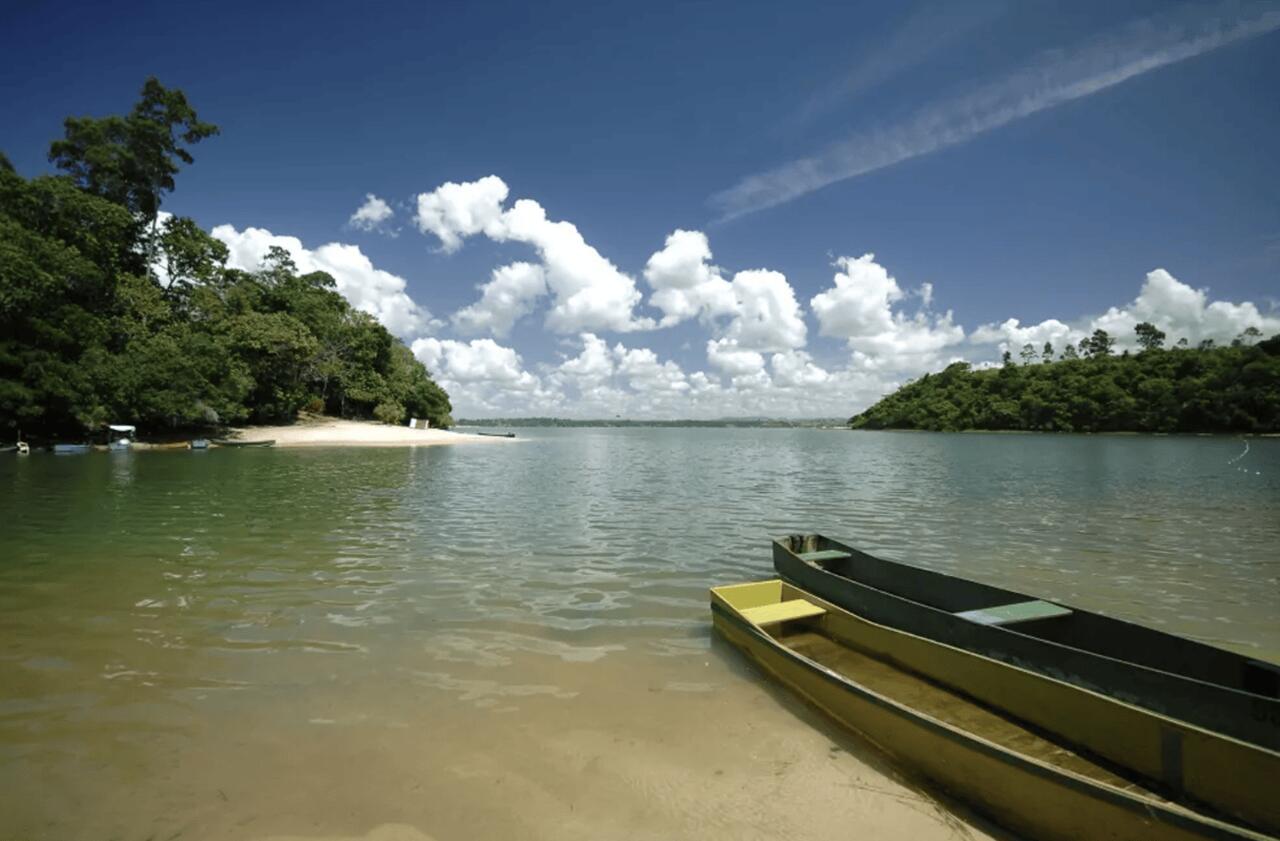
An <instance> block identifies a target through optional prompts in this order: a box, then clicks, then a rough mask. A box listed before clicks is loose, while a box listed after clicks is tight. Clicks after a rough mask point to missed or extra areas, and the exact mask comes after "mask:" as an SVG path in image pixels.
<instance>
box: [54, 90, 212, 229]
mask: <svg viewBox="0 0 1280 841" xmlns="http://www.w3.org/2000/svg"><path fill="white" fill-rule="evenodd" d="M64 127H65V130H66V136H65V137H64V138H63V139H62V140H55V141H54V142H53V144H52V145H51V146H50V147H49V161H50V162H51V163H53V164H54V165H55V166H56V167H57V168H58V169H61V170H64V171H66V172H67V173H68V174H69V175H70V176H71V178H72V179H73V180H74V181H75V183H76V184H77V186H79V187H80V188H82V189H84V190H86V191H87V192H90V193H92V194H94V195H96V196H101V197H102V198H105V199H107V200H108V201H110V202H113V203H114V204H119V205H123V206H124V207H127V208H128V209H129V210H131V211H133V212H134V213H136V214H138V215H139V216H141V217H142V218H143V219H144V220H146V221H147V222H148V223H150V222H151V221H152V220H154V219H155V218H156V214H157V213H159V211H160V202H161V200H162V196H163V195H164V194H165V193H169V192H172V191H173V188H174V176H175V175H177V173H178V170H179V165H180V164H191V163H193V162H194V160H195V159H194V158H193V157H192V156H191V153H190V152H189V151H188V150H187V147H188V146H191V145H194V144H196V143H199V142H200V141H201V140H204V139H205V138H207V137H211V136H213V135H215V134H217V133H218V127H217V126H215V125H213V124H212V123H206V122H203V121H201V120H200V119H199V117H198V116H197V115H196V111H195V109H194V108H192V107H191V105H190V103H188V102H187V97H186V96H185V95H184V94H183V93H182V91H180V90H171V89H169V88H166V87H165V86H164V85H162V84H160V82H159V81H158V80H157V79H156V78H155V77H152V78H149V79H147V81H146V84H144V85H143V86H142V95H141V99H140V100H139V101H138V104H137V105H135V106H134V107H133V110H132V111H131V112H130V113H129V114H128V115H126V116H123V117H119V116H112V117H102V118H95V117H68V118H67V120H66V122H65V124H64Z"/></svg>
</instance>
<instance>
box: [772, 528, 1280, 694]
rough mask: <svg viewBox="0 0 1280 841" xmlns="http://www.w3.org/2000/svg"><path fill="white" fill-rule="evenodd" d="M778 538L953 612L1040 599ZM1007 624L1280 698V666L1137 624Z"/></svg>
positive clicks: (1093, 618) (846, 572)
mask: <svg viewBox="0 0 1280 841" xmlns="http://www.w3.org/2000/svg"><path fill="white" fill-rule="evenodd" d="M780 542H781V544H782V545H783V546H784V548H787V549H789V550H790V551H791V552H793V553H795V554H797V555H798V554H801V553H811V552H831V553H836V552H838V553H840V554H841V555H843V557H830V558H823V559H821V560H816V561H811V562H809V563H811V564H812V565H813V566H816V567H818V568H820V569H823V570H825V571H827V572H830V573H832V574H834V575H838V576H840V577H842V578H848V579H850V580H853V581H857V582H859V583H861V584H865V585H867V586H869V587H874V588H875V589H877V590H882V591H884V592H886V593H892V594H894V595H896V596H899V597H902V598H906V599H910V600H911V601H914V602H917V603H920V604H924V605H928V606H929V607H933V608H936V609H938V610H942V611H946V612H947V613H963V612H967V611H979V610H984V609H988V608H995V607H1000V606H1003V605H1009V604H1014V603H1018V602H1026V601H1032V600H1034V599H1035V597H1034V596H1029V595H1026V594H1024V593H1018V592H1016V591H1013V590H1005V589H1002V588H999V587H992V586H990V585H987V584H980V583H978V582H976V581H968V580H966V579H963V578H957V577H955V576H951V575H946V574H943V573H938V572H932V571H930V570H926V569H921V568H919V567H914V566H909V565H907V564H901V563H896V562H894V561H886V560H884V559H882V558H877V557H875V556H873V555H868V554H866V553H865V552H860V551H858V550H857V549H854V548H853V547H851V546H846V545H845V544H843V543H839V542H838V541H835V540H831V539H830V538H827V537H823V536H822V535H816V534H809V535H792V536H790V537H787V538H783V539H782V541H780ZM1004 629H1005V630H1007V631H1009V632H1010V633H1015V634H1022V635H1024V636H1030V637H1035V638H1037V639H1042V640H1047V641H1049V642H1056V643H1059V644H1062V645H1067V646H1071V647H1073V648H1079V649H1082V650H1084V651H1090V652H1093V653H1096V654H1101V655H1103V656H1105V657H1111V658H1113V659H1116V660H1124V661H1126V662H1129V663H1137V664H1139V665H1143V666H1146V667H1148V668H1151V669H1158V670H1159V671H1162V672H1169V673H1171V674H1175V675H1183V676H1185V677H1189V678H1192V679H1195V680H1200V681H1204V682H1206V683H1212V684H1216V685H1218V686H1224V687H1228V688H1231V689H1237V690H1240V691H1242V692H1248V693H1250V694H1252V695H1257V696H1260V697H1262V698H1271V699H1280V666H1276V665H1275V664H1272V663H1266V662H1263V661H1261V660H1254V659H1252V658H1248V657H1244V656H1242V655H1239V654H1235V653H1234V652H1230V651H1225V650H1223V649H1220V648H1215V647H1213V646H1210V645H1205V644H1204V643H1199V642H1196V641H1194V640H1189V639H1186V638H1184V637H1179V636H1175V635H1173V634H1166V633H1164V632H1162V631H1156V630H1153V629H1151V628H1146V627H1143V626H1141V625H1136V624H1134V623H1132V622H1125V621H1122V620H1119V619H1111V618H1108V617H1106V616H1101V615H1099V614H1096V613H1090V612H1088V611H1084V610H1078V609H1076V608H1072V609H1071V612H1070V613H1068V614H1065V615H1060V616H1055V617H1052V618H1046V619H1037V620H1032V621H1028V622H1019V623H1017V624H1016V625H1009V626H1005V628H1004Z"/></svg>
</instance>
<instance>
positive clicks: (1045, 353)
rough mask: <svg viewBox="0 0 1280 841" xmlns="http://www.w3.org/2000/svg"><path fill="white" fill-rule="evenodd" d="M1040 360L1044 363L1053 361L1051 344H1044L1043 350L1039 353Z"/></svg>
mask: <svg viewBox="0 0 1280 841" xmlns="http://www.w3.org/2000/svg"><path fill="white" fill-rule="evenodd" d="M1040 360H1041V361H1042V362H1045V363H1049V362H1052V361H1053V343H1052V342H1045V343H1044V350H1042V351H1041V352H1040Z"/></svg>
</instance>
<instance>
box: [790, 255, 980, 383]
mask: <svg viewBox="0 0 1280 841" xmlns="http://www.w3.org/2000/svg"><path fill="white" fill-rule="evenodd" d="M835 265H836V266H837V267H838V268H839V269H841V271H839V272H837V273H836V275H835V278H834V284H835V285H834V286H833V287H831V288H830V289H827V290H825V291H823V292H820V293H819V294H817V295H815V296H814V297H813V299H812V300H811V301H810V302H809V306H810V307H811V308H812V309H813V313H814V315H815V316H816V317H817V319H818V332H819V333H820V334H822V335H824V336H832V337H835V338H840V339H844V340H845V341H846V342H847V343H848V345H849V349H850V350H851V351H853V362H854V365H855V367H857V368H860V369H862V370H882V371H885V372H892V373H899V374H915V373H922V372H924V371H927V370H930V369H931V368H933V367H935V366H936V365H937V364H938V363H939V361H940V359H941V357H940V354H941V352H942V351H943V350H944V349H946V348H948V347H951V346H953V345H957V344H959V343H960V342H962V341H963V340H964V329H963V328H961V327H960V326H959V325H957V324H954V323H953V322H952V315H951V313H950V312H949V311H948V312H947V313H945V314H943V315H941V316H938V315H936V314H933V313H930V312H929V311H928V309H927V305H926V307H925V308H924V309H921V310H919V311H917V312H916V313H915V314H914V315H910V316H909V315H907V314H905V313H903V312H902V311H900V310H895V309H894V305H896V304H898V303H900V302H902V301H903V300H904V299H905V298H906V297H907V294H906V293H904V292H903V291H902V288H901V287H900V286H898V282H897V280H895V279H894V278H893V277H892V276H891V275H890V274H889V272H888V271H887V270H886V269H885V268H884V267H883V266H881V265H880V264H879V263H877V262H876V261H875V255H874V254H864V255H862V256H861V257H858V258H857V259H854V258H852V257H840V258H838V259H837V260H836V261H835ZM918 294H919V295H920V297H921V298H922V300H925V301H929V302H932V299H933V286H932V285H930V284H926V285H924V286H922V287H921V291H920V292H919V293H918Z"/></svg>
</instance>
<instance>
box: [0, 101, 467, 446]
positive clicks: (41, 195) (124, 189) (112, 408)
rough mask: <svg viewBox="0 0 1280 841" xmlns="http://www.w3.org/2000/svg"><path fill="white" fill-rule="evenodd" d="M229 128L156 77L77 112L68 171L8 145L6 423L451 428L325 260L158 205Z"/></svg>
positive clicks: (3, 230) (62, 145) (413, 366)
mask: <svg viewBox="0 0 1280 841" xmlns="http://www.w3.org/2000/svg"><path fill="white" fill-rule="evenodd" d="M216 134H218V128H217V126H215V125H213V124H211V123H207V122H204V121H202V120H200V119H199V117H198V116H197V114H196V111H195V109H194V108H193V107H192V106H191V104H190V103H189V102H188V101H187V98H186V96H185V95H184V94H183V93H182V92H181V91H179V90H176V89H169V88H166V87H165V86H163V85H162V84H161V83H160V82H159V81H157V80H156V79H154V78H152V79H148V80H147V82H146V84H145V85H144V87H143V88H142V92H141V97H140V99H139V101H138V103H137V104H136V105H135V106H134V107H133V109H132V111H130V112H129V113H128V114H126V115H123V116H110V117H105V118H93V117H71V118H68V119H67V120H66V122H65V134H64V137H63V138H61V139H59V140H56V141H54V142H53V143H52V145H51V146H50V149H49V161H50V163H52V164H53V166H54V167H55V168H56V170H57V171H58V174H55V175H39V176H36V177H33V178H30V179H28V178H24V177H23V176H21V175H20V174H19V173H17V172H16V171H15V169H14V167H13V166H12V164H11V163H10V161H9V159H8V158H7V157H6V156H5V155H4V154H3V153H0V436H2V437H3V438H5V439H9V438H12V437H14V435H16V434H17V433H18V432H19V431H21V432H22V433H23V435H24V436H25V437H27V438H28V439H32V440H40V439H42V438H43V439H53V438H59V437H64V438H65V437H69V436H83V435H85V434H89V433H93V432H96V431H98V430H101V428H102V427H103V425H104V424H107V423H113V422H116V423H133V424H137V425H138V426H139V427H141V428H142V430H143V432H144V433H146V432H156V431H163V430H171V429H180V428H181V429H191V428H205V427H219V426H225V425H229V424H236V423H245V422H248V423H268V422H275V423H280V422H283V423H288V422H291V421H293V420H294V419H295V418H296V417H297V414H298V413H299V411H302V410H308V411H312V412H325V413H328V414H332V415H337V416H341V417H346V418H374V419H377V420H380V421H383V422H386V423H401V422H403V421H404V420H405V419H406V418H408V417H410V416H415V417H425V418H429V419H430V420H431V423H432V425H433V426H437V427H447V426H450V425H451V424H452V419H451V418H450V410H451V407H450V403H449V397H448V395H447V394H446V393H445V391H444V390H443V389H442V388H440V386H438V385H437V384H436V383H435V382H434V381H433V380H432V379H431V377H430V376H429V374H428V372H427V370H426V369H425V368H424V367H423V365H422V363H420V362H419V361H418V360H417V359H415V358H414V356H413V354H412V353H411V352H410V350H409V349H408V348H407V347H406V346H405V345H404V344H403V343H402V342H401V341H400V340H398V339H397V338H395V337H394V336H392V335H391V334H390V333H389V332H388V331H387V330H386V328H384V327H383V326H382V325H381V324H379V323H378V322H377V321H376V320H375V319H374V318H373V317H372V316H370V315H368V314H367V313H364V312H361V311H358V310H356V309H354V308H352V307H351V305H350V304H349V303H348V302H347V300H346V299H345V298H343V297H342V295H340V294H339V293H338V292H337V291H336V285H335V282H334V279H333V278H332V277H331V276H329V275H328V274H325V273H323V272H311V273H306V274H302V273H299V271H298V268H297V266H295V265H294V263H293V262H292V260H291V259H290V257H289V254H288V253H287V252H286V251H284V250H283V249H278V248H277V249H273V250H272V251H271V252H270V253H269V254H268V255H267V257H266V259H265V260H264V261H263V263H262V265H261V266H260V267H259V268H258V269H257V270H256V271H251V272H246V271H241V270H238V269H233V268H229V267H228V266H227V259H228V252H227V248H226V246H224V245H223V244H222V243H221V242H219V241H218V240H216V239H214V238H213V237H212V236H210V235H209V234H208V233H206V232H205V231H204V230H203V229H202V228H201V227H200V226H199V225H198V224H196V222H195V221H194V220H192V219H190V218H187V217H181V216H173V215H170V214H168V213H162V212H161V209H160V207H161V202H162V200H163V199H164V197H165V196H166V195H168V194H169V193H171V192H172V191H173V190H174V187H175V176H176V175H177V174H178V173H179V171H180V169H181V168H182V167H183V166H185V165H189V164H191V163H193V161H194V158H193V156H192V154H191V147H193V146H194V145H196V144H197V143H199V142H201V141H203V140H206V139H208V138H210V137H213V136H215V135H216Z"/></svg>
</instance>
